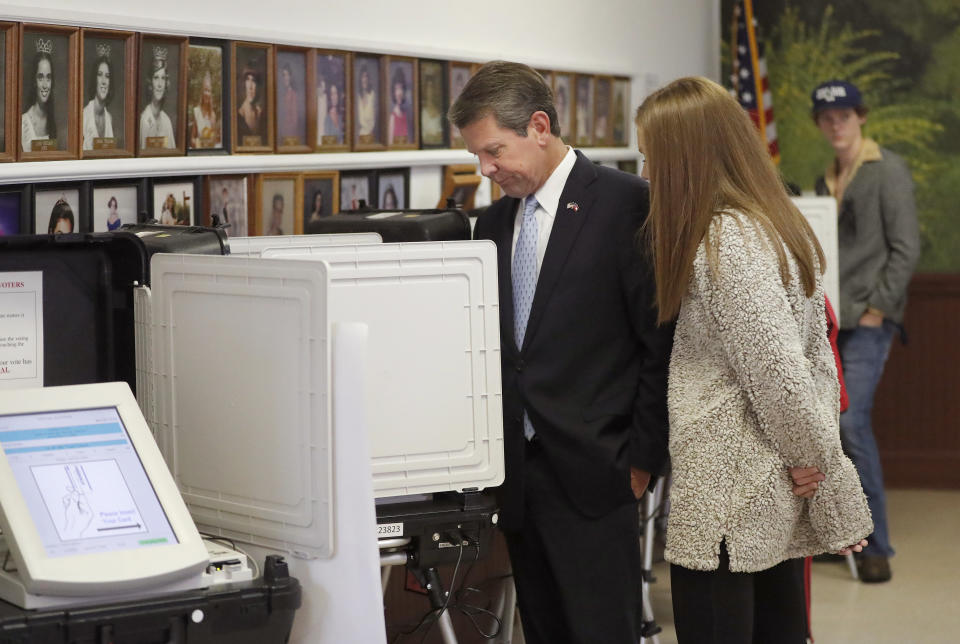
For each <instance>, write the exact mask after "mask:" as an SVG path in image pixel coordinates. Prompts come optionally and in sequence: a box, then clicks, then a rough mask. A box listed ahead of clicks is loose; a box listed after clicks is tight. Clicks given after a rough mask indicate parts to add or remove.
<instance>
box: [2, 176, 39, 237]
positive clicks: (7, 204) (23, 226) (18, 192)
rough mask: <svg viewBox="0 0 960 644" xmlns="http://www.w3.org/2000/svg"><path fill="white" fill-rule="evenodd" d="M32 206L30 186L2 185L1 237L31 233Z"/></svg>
mask: <svg viewBox="0 0 960 644" xmlns="http://www.w3.org/2000/svg"><path fill="white" fill-rule="evenodd" d="M31 208H32V199H31V195H30V186H0V237H6V236H8V235H27V234H29V233H30V231H31V230H32V229H33V228H32V226H33V224H32V223H31V221H30V214H31Z"/></svg>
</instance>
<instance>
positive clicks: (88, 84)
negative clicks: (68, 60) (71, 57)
mask: <svg viewBox="0 0 960 644" xmlns="http://www.w3.org/2000/svg"><path fill="white" fill-rule="evenodd" d="M136 38H137V35H136V34H135V33H133V32H128V31H102V30H98V29H83V30H81V31H80V156H81V157H82V158H84V159H92V158H98V157H132V156H133V154H134V151H135V148H136V146H135V145H134V136H135V130H134V120H133V105H134V96H135V95H136V87H137V84H136V83H137V82H136V75H135V74H136V67H135V66H134V65H133V61H134V60H136V55H137V50H136V47H137V42H136Z"/></svg>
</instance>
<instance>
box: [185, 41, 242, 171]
mask: <svg viewBox="0 0 960 644" xmlns="http://www.w3.org/2000/svg"><path fill="white" fill-rule="evenodd" d="M218 52H219V56H218V55H217V53H218ZM230 62H231V61H230V49H229V44H228V42H227V41H226V40H218V39H215V38H191V39H190V42H189V44H188V45H187V90H186V92H187V129H186V142H187V155H189V156H194V155H198V156H199V155H220V154H230V148H231V145H232V143H233V141H232V137H231V136H230V132H231V125H232V123H231V120H232V119H231V118H230V113H231V112H232V110H231V106H232V105H233V94H232V93H231V91H230V89H231V85H230V79H231V78H232V76H231V73H230V72H231V67H230ZM218 63H219V66H220V69H219V73H218V70H217V64H218ZM207 78H209V79H210V81H209V85H208V82H207ZM208 90H209V94H210V99H209V105H205V103H206V102H207V99H206V94H207V92H208Z"/></svg>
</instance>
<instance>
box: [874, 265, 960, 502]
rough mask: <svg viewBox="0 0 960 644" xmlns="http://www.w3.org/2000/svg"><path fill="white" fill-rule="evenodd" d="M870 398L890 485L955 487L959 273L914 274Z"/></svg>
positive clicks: (959, 417) (959, 479) (958, 476)
mask: <svg viewBox="0 0 960 644" xmlns="http://www.w3.org/2000/svg"><path fill="white" fill-rule="evenodd" d="M904 326H905V328H906V329H907V334H908V343H907V344H906V345H905V346H904V345H901V343H900V342H899V340H897V339H896V338H895V339H894V344H893V348H892V349H891V351H890V358H889V360H888V361H887V365H886V369H885V370H884V374H883V378H882V380H881V381H880V386H879V388H878V389H877V395H876V398H875V401H874V413H873V424H874V432H875V433H876V437H877V442H878V443H879V447H880V457H881V460H882V461H883V467H884V477H885V480H886V484H887V486H888V487H923V488H960V274H957V275H953V274H920V275H915V276H914V278H913V281H912V283H911V285H910V295H909V302H908V304H907V312H906V317H905V319H904Z"/></svg>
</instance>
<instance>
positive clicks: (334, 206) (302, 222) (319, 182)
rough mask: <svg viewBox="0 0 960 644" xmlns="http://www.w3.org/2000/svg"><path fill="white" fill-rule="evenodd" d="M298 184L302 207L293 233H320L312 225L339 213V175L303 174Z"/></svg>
mask: <svg viewBox="0 0 960 644" xmlns="http://www.w3.org/2000/svg"><path fill="white" fill-rule="evenodd" d="M300 182H301V195H302V199H303V207H302V209H301V210H302V212H301V216H300V217H298V218H297V220H296V222H295V224H296V225H295V227H294V233H295V234H297V235H300V234H303V233H306V234H316V233H320V232H322V231H320V230H318V229H315V228H313V226H314V223H315V222H316V221H317V220H318V219H320V218H323V217H332V216H334V215H336V214H337V213H339V212H340V173H339V172H337V171H336V170H331V171H328V172H304V173H303V174H302V175H301V178H300ZM318 197H319V203H318Z"/></svg>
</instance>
